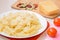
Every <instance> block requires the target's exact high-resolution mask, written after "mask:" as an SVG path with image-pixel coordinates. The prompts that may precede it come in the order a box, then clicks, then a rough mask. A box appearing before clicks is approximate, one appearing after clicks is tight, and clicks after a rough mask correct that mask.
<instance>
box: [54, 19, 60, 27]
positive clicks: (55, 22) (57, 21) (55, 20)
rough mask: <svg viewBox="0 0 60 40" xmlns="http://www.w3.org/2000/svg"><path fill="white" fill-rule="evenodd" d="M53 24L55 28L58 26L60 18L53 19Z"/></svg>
mask: <svg viewBox="0 0 60 40" xmlns="http://www.w3.org/2000/svg"><path fill="white" fill-rule="evenodd" d="M54 24H55V25H56V26H60V18H55V19H54Z"/></svg>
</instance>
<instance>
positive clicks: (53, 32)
mask: <svg viewBox="0 0 60 40" xmlns="http://www.w3.org/2000/svg"><path fill="white" fill-rule="evenodd" d="M47 34H48V35H49V36H51V37H55V36H56V34H57V30H56V29H55V28H49V29H48V30H47Z"/></svg>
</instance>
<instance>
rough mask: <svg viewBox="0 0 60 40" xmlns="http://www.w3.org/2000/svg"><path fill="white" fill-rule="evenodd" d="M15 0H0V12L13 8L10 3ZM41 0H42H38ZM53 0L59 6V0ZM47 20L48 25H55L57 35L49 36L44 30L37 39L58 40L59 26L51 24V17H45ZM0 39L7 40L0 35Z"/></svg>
mask: <svg viewBox="0 0 60 40" xmlns="http://www.w3.org/2000/svg"><path fill="white" fill-rule="evenodd" d="M15 1H16V0H1V1H0V13H3V12H6V11H10V10H15V9H12V8H11V5H12V4H13V3H14V2H15ZM40 1H43V0H40ZM52 1H54V2H55V3H56V4H57V5H58V7H59V8H60V0H52ZM46 19H47V21H48V22H49V23H50V27H55V28H56V29H57V31H58V32H57V37H55V38H51V37H49V36H48V35H47V34H46V32H45V33H43V34H42V35H41V36H40V37H39V38H38V39H37V40H60V27H56V26H55V25H54V24H53V19H48V18H46ZM0 40H9V39H7V38H5V37H2V36H0Z"/></svg>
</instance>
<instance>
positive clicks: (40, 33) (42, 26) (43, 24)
mask: <svg viewBox="0 0 60 40" xmlns="http://www.w3.org/2000/svg"><path fill="white" fill-rule="evenodd" d="M11 12H12V13H16V12H20V13H31V14H32V13H33V14H35V15H36V16H37V18H38V19H39V21H40V23H41V28H40V29H39V30H38V32H37V33H36V34H34V35H32V36H28V37H14V36H8V35H6V34H5V33H2V32H1V33H0V35H1V36H4V37H6V38H10V39H25V38H31V37H34V36H37V35H42V33H43V32H44V31H46V29H47V25H48V24H47V20H46V19H45V18H44V17H42V16H41V15H40V14H39V13H36V12H32V11H28V10H12V11H8V12H5V13H1V14H0V17H3V16H4V15H8V14H9V13H11Z"/></svg>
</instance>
